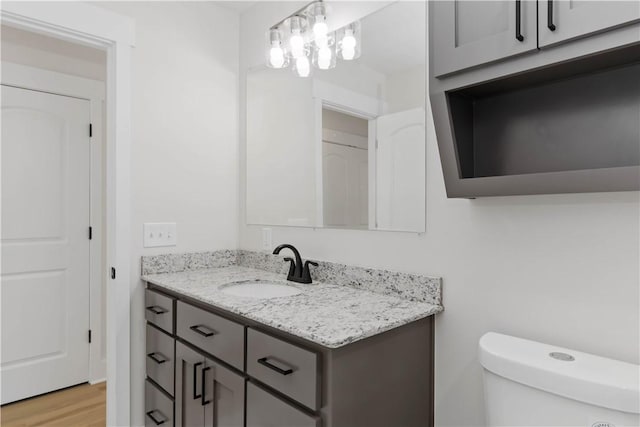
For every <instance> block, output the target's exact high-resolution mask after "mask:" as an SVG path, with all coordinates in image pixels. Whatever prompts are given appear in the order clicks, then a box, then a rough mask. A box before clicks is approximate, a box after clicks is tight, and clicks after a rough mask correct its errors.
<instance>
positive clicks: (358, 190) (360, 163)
mask: <svg viewBox="0 0 640 427" xmlns="http://www.w3.org/2000/svg"><path fill="white" fill-rule="evenodd" d="M322 151H323V153H322V156H323V158H322V168H323V170H322V176H323V178H322V180H323V190H322V192H323V195H322V197H323V217H324V225H325V226H328V227H348V228H364V229H366V228H367V226H368V222H369V201H368V200H369V197H368V196H369V195H368V192H369V185H368V176H369V172H368V162H369V160H368V150H363V149H361V148H356V147H350V146H347V145H341V144H334V143H329V142H323V143H322Z"/></svg>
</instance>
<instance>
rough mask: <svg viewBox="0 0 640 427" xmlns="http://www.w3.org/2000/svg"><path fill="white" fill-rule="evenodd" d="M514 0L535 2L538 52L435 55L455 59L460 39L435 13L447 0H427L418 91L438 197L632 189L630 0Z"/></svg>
mask: <svg viewBox="0 0 640 427" xmlns="http://www.w3.org/2000/svg"><path fill="white" fill-rule="evenodd" d="M459 3H462V2H459ZM497 3H499V5H502V6H503V7H506V5H508V4H510V3H513V2H507V1H503V2H497ZM525 3H532V4H536V5H537V8H538V12H539V13H538V30H537V33H538V35H539V36H540V43H539V48H538V49H536V50H535V51H534V52H531V53H529V54H524V55H505V56H503V57H502V58H500V59H501V60H500V61H498V60H496V61H492V62H485V63H482V64H480V63H478V61H475V60H474V61H473V62H474V64H475V66H473V65H474V64H471V63H464V64H463V63H462V62H458V63H457V64H458V65H456V66H455V67H454V66H451V64H452V62H451V60H450V58H448V57H446V56H445V57H443V55H445V54H444V53H442V52H444V51H447V50H449V51H450V52H449V56H452V55H453V56H455V52H462V50H457V49H458V47H457V46H458V45H457V44H459V43H460V42H459V41H455V40H456V39H455V38H454V39H451V36H450V35H447V34H449V33H450V31H451V30H450V29H449V28H448V25H446V22H444V23H443V22H439V21H441V20H443V16H444V15H443V12H442V11H440V10H441V9H442V10H444V9H445V8H447V7H448V8H451V7H452V6H446V4H441V3H438V2H434V3H430V9H429V11H430V14H431V26H430V33H429V34H430V48H431V50H430V59H429V60H430V67H431V74H430V78H429V97H430V101H431V111H432V114H433V120H434V124H435V131H436V137H437V142H438V148H439V153H440V158H441V163H442V169H443V174H444V180H445V185H446V190H447V196H448V197H467V198H476V197H488V196H510V195H529V194H554V193H582V192H605V191H637V190H640V145H639V144H638V141H640V123H639V121H638V117H639V116H640V79H638V78H637V76H638V73H639V72H640V68H639V65H638V64H640V2H637V1H625V2H619V1H603V2H592V1H578V2H575V1H574V2H568V1H553V2H549V1H542V0H540V1H538V2H525V1H524V0H523V1H522V3H521V7H522V8H524V7H525ZM499 5H493V6H491V7H492V8H493V9H496V8H498V7H499ZM462 6H463V5H462V4H458V6H457V7H458V8H457V9H455V8H454V9H453V10H454V12H455V11H456V10H457V12H455V13H454V12H451V10H450V11H449V12H448V13H449V15H450V16H449V23H450V24H453V23H454V21H455V20H458V21H459V22H458V24H459V23H460V22H462V21H461V18H460V16H462V15H460V13H459V12H460V10H463V9H460V8H461V7H462ZM464 7H469V6H468V5H464ZM487 10H491V9H490V8H489V9H487ZM549 10H552V11H553V12H552V13H551V14H550V15H549V14H548V13H547V12H548V11H549ZM439 11H440V12H439ZM452 13H454V15H451V14H452ZM483 16H484V15H482V14H478V19H482V17H483ZM493 22H494V23H496V22H498V21H496V20H494V21H493ZM543 33H544V36H543ZM451 40H453V42H452V41H451ZM484 40H485V42H487V43H491V44H494V43H497V42H496V41H495V40H494V39H491V38H487V37H485V38H484ZM443 41H445V47H444V48H443V47H442V46H439V44H440V43H443ZM446 43H448V48H447V44H446ZM451 43H454V44H451ZM456 43H457V44H456ZM451 46H456V48H455V49H453V48H451ZM478 46H481V45H478ZM494 48H495V46H489V47H488V49H489V51H490V52H493V51H494V50H495V49H494ZM479 49H481V48H479ZM452 52H453V53H452ZM470 58H474V56H473V55H472V56H471V57H470ZM443 64H444V65H443ZM442 67H445V68H446V67H448V68H446V71H447V72H448V74H443V71H442V70H443V68H442ZM454 71H455V72H454Z"/></svg>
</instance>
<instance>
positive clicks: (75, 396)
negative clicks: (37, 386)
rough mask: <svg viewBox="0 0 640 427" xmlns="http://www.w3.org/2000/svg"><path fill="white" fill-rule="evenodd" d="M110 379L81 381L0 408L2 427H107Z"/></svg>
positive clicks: (0, 423)
mask: <svg viewBox="0 0 640 427" xmlns="http://www.w3.org/2000/svg"><path fill="white" fill-rule="evenodd" d="M106 392H107V383H106V382H102V383H99V384H95V385H89V384H82V385H78V386H75V387H71V388H67V389H64V390H61V391H56V392H53V393H48V394H45V395H42V396H38V397H34V398H32V399H27V400H22V401H20V402H16V403H10V404H8V405H4V406H3V407H2V408H0V425H1V426H2V427H30V426H59V427H63V426H64V427H104V426H105V425H106Z"/></svg>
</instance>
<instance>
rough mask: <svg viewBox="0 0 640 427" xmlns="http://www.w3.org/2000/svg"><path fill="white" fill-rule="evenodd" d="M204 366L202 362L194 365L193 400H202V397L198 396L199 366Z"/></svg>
mask: <svg viewBox="0 0 640 427" xmlns="http://www.w3.org/2000/svg"><path fill="white" fill-rule="evenodd" d="M200 365H202V362H198V363H194V364H193V400H196V399H200V398H201V397H202V395H200V394H198V385H197V384H198V366H200Z"/></svg>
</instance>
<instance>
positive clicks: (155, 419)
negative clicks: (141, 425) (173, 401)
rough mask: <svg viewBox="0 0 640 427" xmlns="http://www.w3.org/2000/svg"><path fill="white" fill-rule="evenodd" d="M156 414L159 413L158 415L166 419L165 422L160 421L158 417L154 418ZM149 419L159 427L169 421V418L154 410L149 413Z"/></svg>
mask: <svg viewBox="0 0 640 427" xmlns="http://www.w3.org/2000/svg"><path fill="white" fill-rule="evenodd" d="M154 412H157V413H158V414H160V416H162V417H163V418H164V419H163V420H159V419H157V418H156V417H154V416H153V414H154ZM147 417H149V418H151V421H153V422H154V423H156V425H157V426H159V425H160V424H164V423H165V421H167V418H166V417H164V415H162V412H160V411H158V410H157V409H154V410H153V411H149V412H147Z"/></svg>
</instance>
